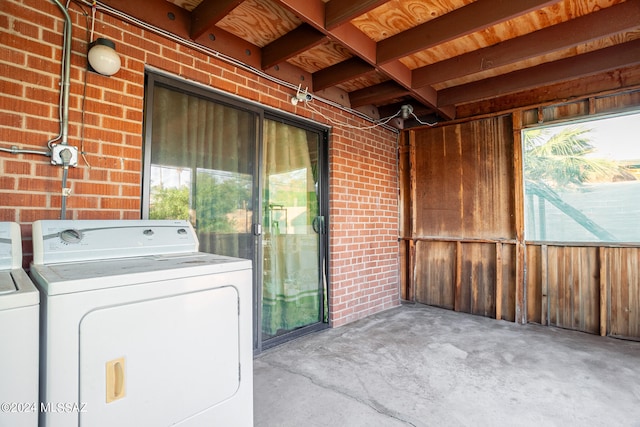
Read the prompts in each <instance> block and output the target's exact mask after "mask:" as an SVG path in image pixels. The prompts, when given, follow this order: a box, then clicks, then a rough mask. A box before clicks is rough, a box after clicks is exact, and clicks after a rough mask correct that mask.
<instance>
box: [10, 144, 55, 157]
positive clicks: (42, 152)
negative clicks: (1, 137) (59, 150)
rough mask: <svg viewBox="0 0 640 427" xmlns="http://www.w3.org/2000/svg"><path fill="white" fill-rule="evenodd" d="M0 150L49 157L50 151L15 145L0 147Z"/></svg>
mask: <svg viewBox="0 0 640 427" xmlns="http://www.w3.org/2000/svg"><path fill="white" fill-rule="evenodd" d="M0 151H4V152H5V153H11V154H41V155H43V156H49V157H51V151H40V150H23V149H21V148H18V147H15V146H14V147H11V148H4V147H0Z"/></svg>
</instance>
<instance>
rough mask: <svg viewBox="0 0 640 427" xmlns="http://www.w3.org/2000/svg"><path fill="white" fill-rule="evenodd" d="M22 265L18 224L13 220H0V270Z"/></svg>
mask: <svg viewBox="0 0 640 427" xmlns="http://www.w3.org/2000/svg"><path fill="white" fill-rule="evenodd" d="M21 267H22V240H21V235H20V226H19V225H18V224H17V223H15V222H0V270H11V269H15V268H21Z"/></svg>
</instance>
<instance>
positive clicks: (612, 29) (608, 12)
mask: <svg viewBox="0 0 640 427" xmlns="http://www.w3.org/2000/svg"><path fill="white" fill-rule="evenodd" d="M637 29H640V0H628V1H627V2H625V3H621V4H619V5H615V6H611V7H609V8H606V9H602V10H600V11H597V12H593V13H590V14H588V15H584V16H582V17H579V18H576V19H573V20H570V21H566V22H564V23H561V24H558V25H554V26H552V27H547V28H545V29H542V30H538V31H535V32H533V33H529V34H526V35H524V36H520V37H517V38H515V39H511V40H507V41H505V42H502V43H499V44H496V45H493V46H489V47H486V48H484V49H478V50H475V51H472V52H469V53H467V54H464V55H460V56H456V57H453V58H451V59H448V60H445V61H441V62H436V63H435V64H431V65H427V66H424V67H420V68H416V69H415V70H413V72H412V81H413V86H414V87H423V86H427V85H431V84H434V83H439V82H443V81H446V80H452V79H455V78H460V77H464V76H469V75H472V74H475V73H479V72H482V71H485V70H488V69H491V68H497V67H500V66H504V65H509V64H515V63H517V62H519V61H523V60H526V59H529V58H534V57H537V56H542V55H545V54H549V53H551V52H555V51H559V50H562V49H568V48H571V47H574V46H578V45H580V44H582V43H587V42H590V41H593V40H597V39H599V38H604V37H607V36H611V35H614V34H618V33H622V32H625V31H631V30H637Z"/></svg>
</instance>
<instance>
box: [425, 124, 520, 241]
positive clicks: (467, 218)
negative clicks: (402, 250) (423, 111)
mask: <svg viewBox="0 0 640 427" xmlns="http://www.w3.org/2000/svg"><path fill="white" fill-rule="evenodd" d="M415 140H416V166H415V168H416V169H415V174H416V200H419V201H420V203H419V205H418V206H416V212H415V227H414V231H415V235H416V236H418V237H423V236H446V237H461V238H478V239H511V238H513V237H514V235H515V231H514V229H515V224H514V215H513V210H514V208H513V206H514V195H513V179H514V178H513V177H514V174H513V163H512V161H513V135H512V130H511V120H510V118H509V117H506V116H503V117H494V118H490V119H485V120H476V121H473V122H469V123H461V124H457V125H451V126H445V127H441V128H433V129H425V130H422V131H420V132H416V134H415Z"/></svg>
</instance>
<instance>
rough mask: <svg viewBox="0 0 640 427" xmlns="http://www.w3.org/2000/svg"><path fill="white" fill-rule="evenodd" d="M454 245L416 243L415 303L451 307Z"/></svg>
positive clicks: (454, 257) (452, 304)
mask: <svg viewBox="0 0 640 427" xmlns="http://www.w3.org/2000/svg"><path fill="white" fill-rule="evenodd" d="M455 262H456V244H455V242H426V241H419V242H416V276H415V277H416V302H419V303H422V304H428V305H434V306H437V307H443V308H448V309H450V310H452V309H453V308H454V300H455V269H456V265H455Z"/></svg>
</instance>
